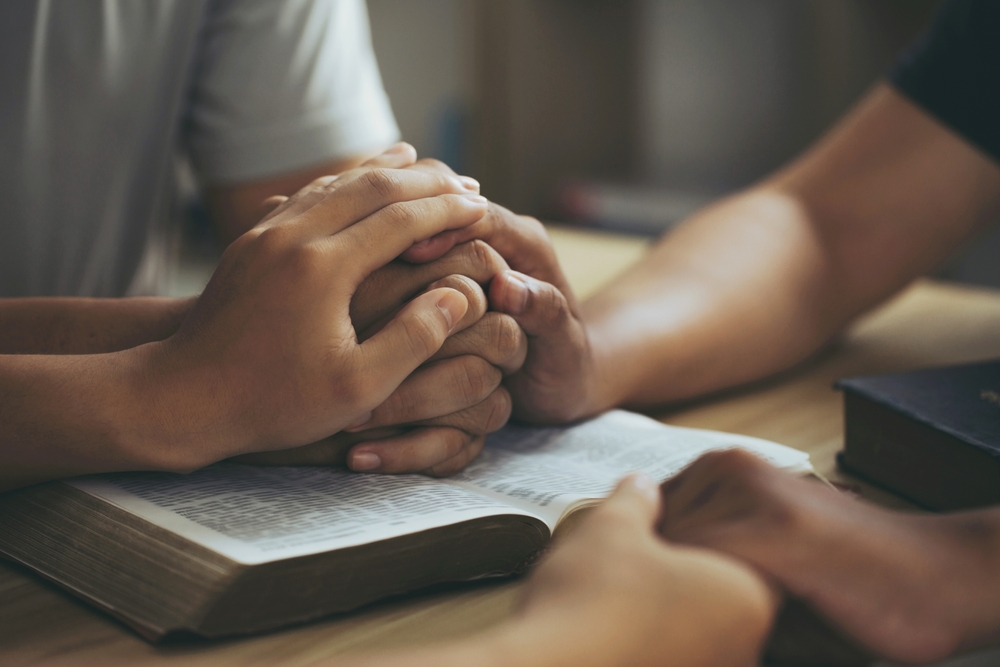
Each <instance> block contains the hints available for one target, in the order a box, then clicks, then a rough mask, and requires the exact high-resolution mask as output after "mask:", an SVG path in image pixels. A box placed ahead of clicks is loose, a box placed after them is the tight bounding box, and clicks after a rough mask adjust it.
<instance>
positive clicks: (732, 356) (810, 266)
mask: <svg viewBox="0 0 1000 667" xmlns="http://www.w3.org/2000/svg"><path fill="white" fill-rule="evenodd" d="M833 287H834V285H833V276H832V272H831V267H830V265H829V258H828V255H827V254H826V250H825V248H824V247H823V243H822V240H821V239H820V238H819V237H818V236H817V235H816V233H815V232H814V228H813V226H812V225H811V223H810V219H809V214H808V212H807V211H806V210H805V209H804V208H803V207H802V206H801V205H800V204H799V202H797V201H796V199H795V198H794V197H792V196H790V195H788V194H785V193H782V192H780V191H778V190H775V189H759V190H755V191H751V192H749V193H746V194H742V195H739V196H737V197H734V198H732V199H729V200H726V201H723V202H721V203H719V204H717V205H715V206H712V207H710V208H709V209H706V210H705V211H703V212H701V213H699V214H698V215H696V216H695V217H694V218H692V219H691V220H689V221H688V222H687V223H685V225H684V226H683V227H681V228H680V229H678V230H677V231H675V232H674V233H673V234H670V235H669V236H667V237H666V238H665V239H663V240H662V241H660V242H659V243H658V244H657V245H656V246H655V247H654V248H653V249H652V251H651V252H650V253H649V255H648V256H647V257H645V258H644V259H643V261H641V262H640V263H639V264H638V265H636V266H635V267H633V268H632V269H631V270H630V271H628V272H627V273H626V274H624V275H623V276H621V277H620V278H619V279H617V280H615V281H614V282H613V283H612V284H611V285H609V286H608V287H607V288H605V289H603V290H602V291H600V292H599V293H598V294H596V295H595V296H593V297H591V298H590V299H589V300H588V301H587V302H585V303H584V304H583V318H584V320H585V322H586V324H587V328H588V330H589V332H590V337H591V341H592V344H593V347H594V352H595V356H596V359H597V363H598V368H599V369H601V373H600V375H601V382H600V384H601V385H602V386H603V387H604V388H605V389H604V391H606V395H605V396H603V397H602V400H603V401H604V402H605V405H603V406H600V407H610V406H612V405H617V404H622V403H624V404H629V405H648V404H655V403H662V402H667V401H673V400H678V399H683V398H687V397H691V396H695V395H699V394H703V393H706V392H710V391H714V390H717V389H721V388H724V387H728V386H732V385H736V384H739V383H742V382H747V381H750V380H753V379H755V378H758V377H761V376H764V375H767V374H769V373H773V372H776V371H778V370H780V369H783V368H786V367H788V366H790V365H792V364H794V363H796V362H797V361H800V360H801V359H803V358H805V357H806V356H808V355H809V354H810V353H812V352H813V351H815V350H816V349H817V348H818V347H819V346H821V345H822V344H823V343H824V341H826V340H828V338H829V337H830V336H831V335H832V334H833V333H834V332H835V331H836V330H837V329H838V328H839V327H840V326H841V325H842V324H843V322H844V320H845V318H847V317H848V316H849V315H851V314H853V309H854V308H855V307H856V305H855V304H852V303H851V301H850V300H846V301H845V300H843V299H841V298H839V295H838V294H837V293H836V290H835V289H833Z"/></svg>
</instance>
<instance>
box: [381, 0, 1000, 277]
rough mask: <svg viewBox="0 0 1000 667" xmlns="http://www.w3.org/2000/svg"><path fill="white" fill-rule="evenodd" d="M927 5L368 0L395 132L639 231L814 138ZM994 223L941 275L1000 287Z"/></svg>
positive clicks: (533, 198)
mask: <svg viewBox="0 0 1000 667" xmlns="http://www.w3.org/2000/svg"><path fill="white" fill-rule="evenodd" d="M938 4H939V0H419V1H414V0H368V8H369V13H370V19H371V29H372V38H373V41H374V46H375V52H376V55H377V57H378V61H379V65H380V68H381V71H382V77H383V82H384V84H385V87H386V89H387V91H388V93H389V97H390V99H391V100H392V106H393V110H394V112H395V114H396V119H397V121H398V123H399V126H400V129H401V131H402V134H403V138H404V139H405V140H407V141H409V142H410V143H412V144H413V145H414V146H415V147H416V148H417V150H418V152H419V153H420V154H421V155H422V156H432V157H436V158H439V159H441V160H444V161H445V162H447V163H448V164H449V165H451V166H452V167H453V168H454V169H456V170H457V171H460V172H462V173H466V174H469V175H471V176H474V177H476V178H477V179H479V180H480V182H481V183H482V185H483V194H485V195H486V196H488V197H489V198H490V199H492V200H494V201H497V202H499V203H501V204H503V205H505V206H508V207H509V208H511V209H513V210H515V211H517V212H519V213H526V214H530V215H534V216H537V217H539V218H541V219H543V220H546V221H563V222H570V223H573V224H583V225H592V226H600V227H604V228H610V229H616V230H621V231H625V232H629V233H641V234H646V235H656V234H660V233H662V232H663V231H664V230H666V229H668V228H669V227H670V225H672V224H673V223H675V222H676V221H678V220H679V219H680V218H682V217H684V216H686V215H687V214H689V213H690V212H691V211H692V210H694V209H696V208H698V207H699V206H701V205H703V204H704V203H705V202H707V201H709V200H711V199H712V198H715V197H717V196H719V195H722V194H725V193H727V192H729V191H732V190H734V189H736V188H740V187H742V186H745V185H747V184H749V183H751V182H753V181H755V180H756V179H758V178H760V177H761V176H763V175H765V174H766V173H768V172H769V171H771V170H772V169H774V168H775V167H777V166H779V165H780V164H782V163H783V162H784V161H786V160H787V159H789V158H790V157H792V156H793V155H795V154H796V153H797V152H799V151H800V150H801V149H803V148H804V147H805V146H806V145H808V144H809V143H810V142H812V141H813V140H814V139H816V138H817V137H818V136H819V135H820V134H821V133H822V132H823V131H824V130H825V129H826V128H828V127H829V126H830V125H831V123H832V122H834V121H835V120H836V118H837V117H838V116H840V115H841V114H842V113H843V112H844V111H845V110H847V109H848V108H849V107H850V106H851V105H852V103H853V102H855V101H856V100H857V99H858V98H859V97H860V96H861V95H862V94H863V93H864V92H865V90H866V89H867V88H868V87H869V86H871V85H872V83H873V82H874V81H875V80H876V79H877V78H878V77H879V76H881V75H882V74H883V73H884V72H885V70H886V68H887V67H889V65H890V64H891V63H892V62H893V60H894V58H895V57H896V55H897V54H898V53H899V51H900V50H901V49H902V48H904V47H905V46H906V45H907V44H908V43H909V42H910V41H911V40H912V39H914V37H915V36H916V35H918V34H919V32H920V31H921V29H922V28H923V27H924V26H925V25H926V24H927V22H928V21H929V20H930V19H931V18H932V17H933V14H934V11H935V9H936V7H937V5H938ZM996 258H1000V233H998V232H997V231H993V232H991V233H988V234H986V235H984V236H983V238H981V239H980V240H979V241H978V242H977V243H976V244H975V247H974V248H972V249H970V250H969V251H967V252H965V253H963V254H962V256H961V257H958V258H956V260H955V261H954V262H953V263H952V264H950V265H949V266H948V267H946V268H945V269H943V271H942V273H941V275H942V276H943V277H947V278H950V279H957V280H963V281H968V282H977V283H983V284H990V285H996V286H1000V262H998V261H997V259H996Z"/></svg>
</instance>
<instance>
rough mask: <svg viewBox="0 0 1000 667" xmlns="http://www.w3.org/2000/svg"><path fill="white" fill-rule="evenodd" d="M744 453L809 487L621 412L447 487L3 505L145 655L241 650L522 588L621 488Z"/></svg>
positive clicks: (101, 496)
mask: <svg viewBox="0 0 1000 667" xmlns="http://www.w3.org/2000/svg"><path fill="white" fill-rule="evenodd" d="M733 447H741V448H745V449H748V450H750V451H752V452H754V453H756V454H758V455H760V456H762V457H764V458H766V459H767V460H769V461H771V462H772V463H774V464H775V465H777V466H780V467H782V468H785V469H787V470H789V471H792V472H797V473H805V472H808V471H809V470H811V468H810V465H809V458H808V456H807V455H806V454H804V453H803V452H799V451H797V450H794V449H789V448H787V447H783V446H781V445H777V444H774V443H771V442H767V441H764V440H759V439H756V438H749V437H745V436H739V435H731V434H727V433H718V432H714V431H703V430H697V429H686V428H677V427H670V426H664V425H663V424H660V423H659V422H656V421H654V420H652V419H648V418H646V417H643V416H640V415H636V414H632V413H628V412H622V411H614V412H609V413H607V414H605V415H603V416H601V417H599V418H596V419H593V420H591V421H589V422H585V423H583V424H580V425H577V426H573V427H570V428H562V429H560V428H548V429H537V428H524V427H517V426H508V427H506V428H504V429H502V430H501V431H499V432H497V433H495V434H493V435H491V436H490V437H489V438H488V440H487V445H486V447H485V449H484V451H483V453H482V455H481V456H480V457H479V459H477V460H476V461H475V462H473V463H472V464H471V465H470V466H469V467H468V468H467V469H466V470H465V471H464V472H462V473H461V474H459V475H457V476H455V477H452V478H450V479H443V480H438V479H429V478H426V477H421V476H417V475H400V476H390V475H363V474H353V473H349V472H345V471H342V470H337V469H330V468H303V467H284V468H282V467H276V468H265V467H252V466H246V465H238V464H232V463H221V464H217V465H213V466H210V467H208V468H204V469H202V470H199V471H197V472H194V473H191V474H188V475H179V474H170V473H119V474H111V475H100V476H91V477H85V478H77V479H74V480H70V481H67V482H53V483H49V484H43V485H39V486H35V487H30V488H28V489H24V490H21V491H17V492H13V493H8V494H6V495H2V496H0V551H2V552H3V553H4V554H6V555H7V556H8V557H10V558H12V559H14V560H16V561H19V562H21V563H23V564H25V565H26V566H28V567H30V568H32V569H34V570H35V571H37V572H38V573H39V574H41V575H42V576H44V577H46V578H48V579H50V580H52V581H54V582H56V583H58V584H60V585H61V586H63V587H65V588H67V589H69V590H70V591H72V592H73V593H75V594H77V595H79V596H81V597H83V598H84V599H86V600H88V601H90V602H91V603H93V604H95V605H96V606H98V607H100V608H102V609H104V610H106V611H107V612H109V613H110V614H112V615H113V616H115V617H117V618H119V619H121V620H122V621H124V622H125V623H126V624H128V625H129V626H131V627H132V628H134V629H135V630H136V631H137V632H139V633H140V634H141V635H143V636H144V637H146V638H148V639H150V640H154V641H155V640H158V639H161V638H163V637H164V636H166V635H168V634H171V633H175V632H190V633H196V634H199V635H203V636H207V637H219V636H225V635H233V634H243V633H249V632H257V631H261V630H267V629H272V628H276V627H279V626H282V625H287V624H290V623H296V622H301V621H305V620H308V619H310V618H315V617H318V616H322V615H326V614H330V613H333V612H341V611H347V610H350V609H354V608H357V607H359V606H361V605H364V604H367V603H370V602H373V601H375V600H378V599H380V598H384V597H387V596H391V595H397V594H401V593H405V592H409V591H413V590H417V589H420V588H423V587H426V586H428V585H431V584H436V583H443V582H454V581H467V580H473V579H478V578H482V577H488V576H500V575H509V574H511V573H515V572H517V571H519V570H520V569H523V566H524V565H525V564H526V563H528V562H530V561H531V559H532V557H533V556H534V555H535V554H537V553H538V552H539V550H541V549H542V548H543V547H544V546H545V544H546V543H547V542H548V540H549V538H550V537H551V535H552V534H553V532H554V531H555V530H556V528H557V526H560V525H564V524H565V523H566V521H567V518H568V517H570V516H571V515H572V514H573V513H574V512H575V511H576V510H578V509H581V508H583V507H586V506H588V505H591V504H593V503H595V502H596V501H597V500H599V499H600V498H602V497H603V496H605V495H607V494H608V493H609V492H610V491H611V489H612V487H613V486H614V484H615V482H616V481H617V480H618V479H620V478H621V477H622V476H623V475H625V474H627V473H629V472H631V471H640V470H641V471H644V472H646V473H648V474H650V475H651V476H653V477H655V478H657V479H664V478H667V477H670V476H671V475H674V474H676V473H677V472H679V471H680V470H681V469H682V468H684V467H685V466H686V465H687V464H688V463H690V462H692V461H693V460H694V459H695V458H697V457H698V456H699V455H701V454H703V453H704V452H706V451H709V450H714V449H727V448H733Z"/></svg>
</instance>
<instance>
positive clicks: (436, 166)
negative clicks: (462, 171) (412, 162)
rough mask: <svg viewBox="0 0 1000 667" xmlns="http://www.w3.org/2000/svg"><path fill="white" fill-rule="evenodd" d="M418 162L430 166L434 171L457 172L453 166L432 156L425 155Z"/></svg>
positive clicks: (443, 172)
mask: <svg viewBox="0 0 1000 667" xmlns="http://www.w3.org/2000/svg"><path fill="white" fill-rule="evenodd" d="M417 164H419V165H421V166H424V167H428V168H429V169H433V170H434V171H438V172H441V173H442V174H453V173H455V172H454V171H452V169H451V167H449V166H448V165H446V164H445V163H444V162H442V161H441V160H436V159H434V158H432V157H425V158H423V159H421V160H418V161H417Z"/></svg>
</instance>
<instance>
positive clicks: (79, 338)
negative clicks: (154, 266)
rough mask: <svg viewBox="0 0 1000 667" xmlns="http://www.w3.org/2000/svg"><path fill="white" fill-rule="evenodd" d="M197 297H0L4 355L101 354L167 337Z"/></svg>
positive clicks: (0, 336)
mask: <svg viewBox="0 0 1000 667" xmlns="http://www.w3.org/2000/svg"><path fill="white" fill-rule="evenodd" d="M193 302H194V299H165V298H145V297H143V298H132V299H84V298H62V297H54V298H24V299H0V354H98V353H102V352H116V351H118V350H124V349H127V348H130V347H136V346H137V345H142V344H143V343H150V342H152V341H156V340H164V339H165V338H168V337H170V336H171V335H172V334H173V333H174V332H175V331H177V329H178V328H179V327H180V325H181V321H182V320H183V319H184V315H185V314H186V313H187V311H188V310H189V309H190V308H191V305H192V303H193Z"/></svg>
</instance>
